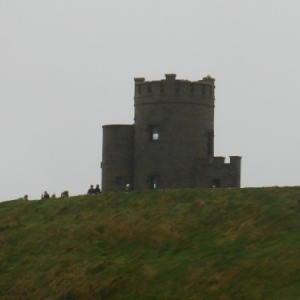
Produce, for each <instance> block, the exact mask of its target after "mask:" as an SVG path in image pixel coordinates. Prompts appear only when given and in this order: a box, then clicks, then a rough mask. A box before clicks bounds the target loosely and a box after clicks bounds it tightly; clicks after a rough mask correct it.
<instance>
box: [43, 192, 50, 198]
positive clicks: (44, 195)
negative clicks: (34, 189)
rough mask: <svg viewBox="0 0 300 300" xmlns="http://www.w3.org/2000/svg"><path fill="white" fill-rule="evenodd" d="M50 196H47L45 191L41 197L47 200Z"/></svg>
mask: <svg viewBox="0 0 300 300" xmlns="http://www.w3.org/2000/svg"><path fill="white" fill-rule="evenodd" d="M49 198H50V196H49V194H48V193H47V191H45V192H44V194H43V195H42V199H49Z"/></svg>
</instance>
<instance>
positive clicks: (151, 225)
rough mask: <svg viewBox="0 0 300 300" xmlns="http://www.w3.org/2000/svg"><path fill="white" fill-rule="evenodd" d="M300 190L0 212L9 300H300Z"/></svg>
mask: <svg viewBox="0 0 300 300" xmlns="http://www.w3.org/2000/svg"><path fill="white" fill-rule="evenodd" d="M299 237H300V188H296V187H295V188H292V187H290V188H260V189H258V188H257V189H256V188H255V189H237V190H223V189H219V190H214V191H212V190H204V189H203V190H170V191H163V192H162V191H152V192H143V193H142V192H131V193H107V194H102V195H98V196H78V197H71V198H64V199H51V200H43V201H41V200H39V201H22V200H18V201H11V202H4V203H1V204H0V299H30V300H32V299H64V300H75V299H130V300H132V299H172V300H173V299H197V300H198V299H224V300H227V299H298V297H299V295H300V285H299V281H300V259H299V257H300V239H299Z"/></svg>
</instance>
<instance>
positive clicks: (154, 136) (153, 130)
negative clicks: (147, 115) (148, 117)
mask: <svg viewBox="0 0 300 300" xmlns="http://www.w3.org/2000/svg"><path fill="white" fill-rule="evenodd" d="M158 139H159V126H158V125H151V126H150V140H152V141H157V140H158Z"/></svg>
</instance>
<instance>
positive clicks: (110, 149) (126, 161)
mask: <svg viewBox="0 0 300 300" xmlns="http://www.w3.org/2000/svg"><path fill="white" fill-rule="evenodd" d="M102 128H103V144H102V163H101V167H102V190H103V191H104V192H106V191H114V190H122V191H125V186H126V184H130V185H131V186H132V184H133V144H134V143H133V138H134V137H133V132H134V130H133V125H118V124H117V125H105V126H102Z"/></svg>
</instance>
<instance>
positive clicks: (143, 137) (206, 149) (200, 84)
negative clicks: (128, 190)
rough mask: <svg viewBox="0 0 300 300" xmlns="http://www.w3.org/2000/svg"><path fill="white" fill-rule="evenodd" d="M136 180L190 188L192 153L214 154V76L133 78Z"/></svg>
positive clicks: (140, 184)
mask: <svg viewBox="0 0 300 300" xmlns="http://www.w3.org/2000/svg"><path fill="white" fill-rule="evenodd" d="M134 105H135V124H134V128H135V129H134V184H135V189H143V188H159V189H164V188H176V187H178V186H180V187H185V188H190V187H194V185H195V178H194V173H195V163H194V162H195V158H196V157H204V158H209V157H213V156H214V79H213V78H212V77H210V76H207V77H205V78H203V80H199V81H196V82H192V81H188V80H176V74H166V79H164V80H159V81H149V82H148V81H145V79H144V78H136V79H135V97H134Z"/></svg>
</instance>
